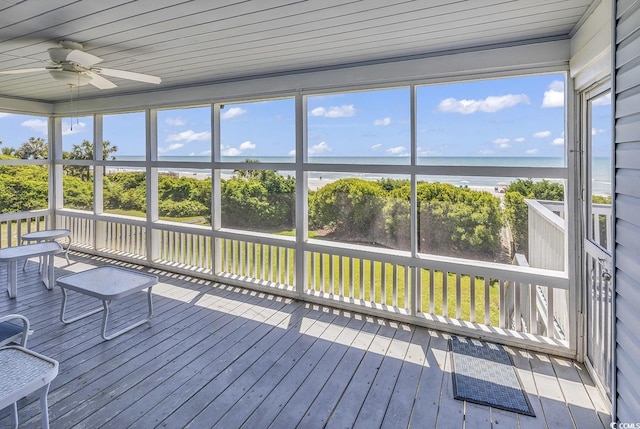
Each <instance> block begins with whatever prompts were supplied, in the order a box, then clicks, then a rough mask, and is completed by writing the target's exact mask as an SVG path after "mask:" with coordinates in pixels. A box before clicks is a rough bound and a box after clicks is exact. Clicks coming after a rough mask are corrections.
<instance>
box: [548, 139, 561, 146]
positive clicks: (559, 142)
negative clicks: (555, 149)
mask: <svg viewBox="0 0 640 429" xmlns="http://www.w3.org/2000/svg"><path fill="white" fill-rule="evenodd" d="M551 144H554V145H557V146H559V145H562V144H564V137H558V138H555V139H553V141H552V142H551Z"/></svg>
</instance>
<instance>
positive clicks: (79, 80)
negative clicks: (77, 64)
mask: <svg viewBox="0 0 640 429" xmlns="http://www.w3.org/2000/svg"><path fill="white" fill-rule="evenodd" d="M49 74H50V75H51V76H52V77H53V78H54V79H55V80H57V81H59V82H62V83H64V84H67V85H72V86H84V85H87V84H88V83H89V82H91V76H88V75H86V74H84V73H78V72H74V71H66V70H49Z"/></svg>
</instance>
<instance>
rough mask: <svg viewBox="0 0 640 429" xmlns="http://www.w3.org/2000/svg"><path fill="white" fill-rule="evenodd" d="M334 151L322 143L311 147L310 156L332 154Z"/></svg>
mask: <svg viewBox="0 0 640 429" xmlns="http://www.w3.org/2000/svg"><path fill="white" fill-rule="evenodd" d="M332 150H333V149H331V147H329V145H328V144H327V143H326V142H320V143H318V144H316V145H313V146H309V155H320V154H322V153H327V152H331V151H332Z"/></svg>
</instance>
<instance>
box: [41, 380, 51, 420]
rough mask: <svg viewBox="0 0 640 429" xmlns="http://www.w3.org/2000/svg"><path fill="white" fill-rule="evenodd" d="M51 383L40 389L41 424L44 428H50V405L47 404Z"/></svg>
mask: <svg viewBox="0 0 640 429" xmlns="http://www.w3.org/2000/svg"><path fill="white" fill-rule="evenodd" d="M47 393H49V384H47V385H46V386H43V387H42V388H41V389H40V424H41V425H42V429H49V406H48V405H47Z"/></svg>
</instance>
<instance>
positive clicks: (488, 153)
mask: <svg viewBox="0 0 640 429" xmlns="http://www.w3.org/2000/svg"><path fill="white" fill-rule="evenodd" d="M478 153H479V154H480V155H491V154H492V153H493V151H492V150H491V149H483V150H481V151H478Z"/></svg>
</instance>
